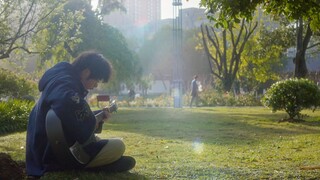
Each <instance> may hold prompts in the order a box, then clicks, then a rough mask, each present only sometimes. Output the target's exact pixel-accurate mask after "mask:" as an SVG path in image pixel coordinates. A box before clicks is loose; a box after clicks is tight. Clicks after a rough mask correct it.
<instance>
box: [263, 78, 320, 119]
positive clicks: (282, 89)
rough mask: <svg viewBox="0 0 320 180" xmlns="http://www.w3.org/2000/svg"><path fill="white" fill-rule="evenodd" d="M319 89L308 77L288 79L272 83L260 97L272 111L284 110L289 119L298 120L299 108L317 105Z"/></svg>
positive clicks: (319, 97)
mask: <svg viewBox="0 0 320 180" xmlns="http://www.w3.org/2000/svg"><path fill="white" fill-rule="evenodd" d="M319 102H320V90H319V88H318V86H317V85H316V84H315V83H313V82H312V81H310V80H308V79H297V78H294V79H288V80H284V81H279V82H277V83H275V84H273V85H272V86H271V87H270V88H269V89H268V90H267V92H266V94H265V95H264V96H263V98H262V103H263V104H264V105H265V106H266V107H269V108H272V111H273V112H276V111H278V110H284V111H285V112H286V113H288V115H289V118H290V119H289V120H294V118H295V117H297V118H298V120H299V119H300V117H301V114H300V112H301V110H303V109H312V108H313V109H314V110H315V108H316V107H317V106H319Z"/></svg>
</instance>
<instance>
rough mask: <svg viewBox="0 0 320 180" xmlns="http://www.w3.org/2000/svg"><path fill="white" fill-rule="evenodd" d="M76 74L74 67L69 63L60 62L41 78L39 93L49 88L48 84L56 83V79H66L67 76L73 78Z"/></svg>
mask: <svg viewBox="0 0 320 180" xmlns="http://www.w3.org/2000/svg"><path fill="white" fill-rule="evenodd" d="M74 75H75V73H74V72H73V69H72V65H71V64H69V63H67V62H60V63H58V64H56V65H55V66H53V67H52V68H50V69H49V70H47V71H46V72H45V73H44V74H43V76H42V77H41V79H40V81H39V84H38V89H39V91H40V92H41V91H43V90H44V88H45V87H46V86H47V84H48V83H49V82H51V81H54V80H56V79H59V78H62V77H66V76H73V77H74Z"/></svg>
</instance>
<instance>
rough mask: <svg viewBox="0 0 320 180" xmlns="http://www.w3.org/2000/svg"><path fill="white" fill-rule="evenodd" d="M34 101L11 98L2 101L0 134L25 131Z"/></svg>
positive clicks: (0, 104) (0, 105)
mask: <svg viewBox="0 0 320 180" xmlns="http://www.w3.org/2000/svg"><path fill="white" fill-rule="evenodd" d="M33 105H34V102H33V101H25V100H9V101H3V102H0V134H1V135H3V134H8V133H12V132H19V131H25V130H26V129H27V123H28V118H29V114H30V111H31V109H32V107H33Z"/></svg>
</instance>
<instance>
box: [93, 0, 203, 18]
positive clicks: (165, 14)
mask: <svg viewBox="0 0 320 180" xmlns="http://www.w3.org/2000/svg"><path fill="white" fill-rule="evenodd" d="M97 2H98V0H92V5H93V7H95V6H96V4H97ZM172 2H173V0H161V19H167V18H173V7H172ZM181 2H182V9H184V8H190V7H196V8H199V3H200V0H188V1H187V0H181Z"/></svg>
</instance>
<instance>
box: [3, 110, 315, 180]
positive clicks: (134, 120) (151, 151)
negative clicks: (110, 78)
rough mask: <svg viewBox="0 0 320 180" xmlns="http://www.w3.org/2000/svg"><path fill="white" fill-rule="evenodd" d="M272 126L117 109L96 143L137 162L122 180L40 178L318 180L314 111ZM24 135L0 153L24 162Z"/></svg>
mask: <svg viewBox="0 0 320 180" xmlns="http://www.w3.org/2000/svg"><path fill="white" fill-rule="evenodd" d="M303 114H308V115H309V116H308V117H305V120H306V122H302V123H288V122H282V123H278V120H279V119H281V118H283V117H285V116H286V114H285V113H284V112H277V113H271V112H270V110H268V109H266V108H263V107H210V108H181V109H174V108H145V109H144V108H131V109H130V108H120V109H119V110H118V113H116V114H114V115H113V117H112V119H110V121H109V123H105V125H104V130H103V132H102V133H101V134H100V135H99V136H100V137H102V138H110V137H121V138H123V140H124V142H125V144H126V147H127V149H126V153H125V155H130V156H133V157H135V158H136V161H137V165H136V167H135V168H134V169H133V170H131V171H130V172H128V173H118V174H117V173H114V174H112V173H98V174H94V173H88V172H67V173H66V172H64V173H49V174H47V175H45V176H44V177H43V178H42V179H73V180H75V179H77V180H80V179H84V180H87V179H317V178H319V177H320V170H318V169H316V170H301V169H300V168H301V167H304V166H320V142H319V140H320V137H319V135H320V126H319V125H320V111H319V110H317V111H315V112H311V111H303ZM24 146H25V133H16V134H11V135H8V136H2V137H0V151H1V152H6V153H9V154H10V155H11V156H12V157H13V158H14V159H15V160H24Z"/></svg>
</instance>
